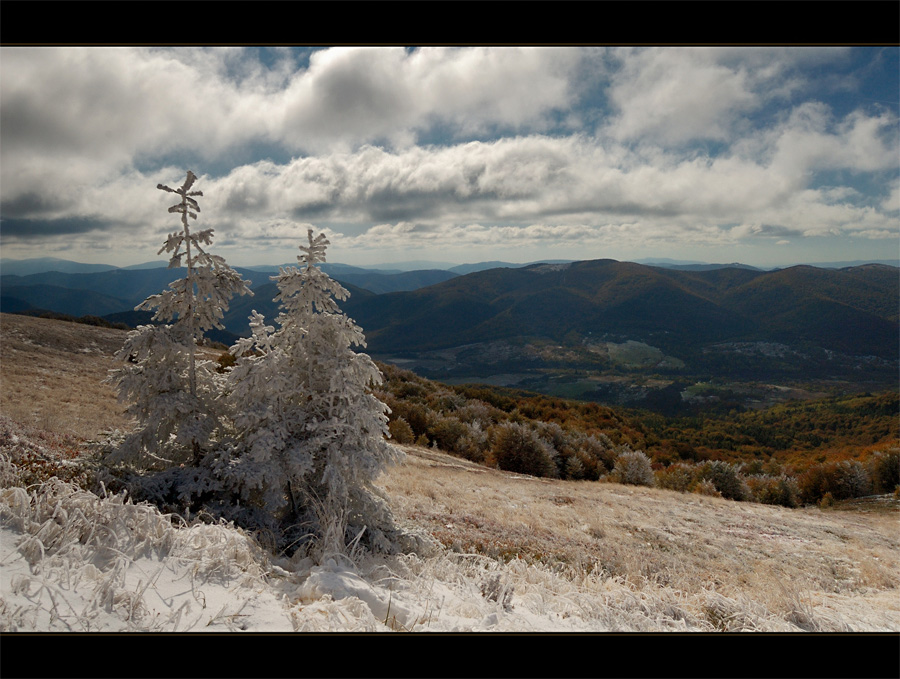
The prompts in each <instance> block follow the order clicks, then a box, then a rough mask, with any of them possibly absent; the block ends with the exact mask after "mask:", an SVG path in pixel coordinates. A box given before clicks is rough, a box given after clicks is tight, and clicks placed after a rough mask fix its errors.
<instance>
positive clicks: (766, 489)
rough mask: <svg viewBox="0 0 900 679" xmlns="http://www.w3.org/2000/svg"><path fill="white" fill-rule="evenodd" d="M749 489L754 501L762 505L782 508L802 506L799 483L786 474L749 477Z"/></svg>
mask: <svg viewBox="0 0 900 679" xmlns="http://www.w3.org/2000/svg"><path fill="white" fill-rule="evenodd" d="M747 487H748V488H749V490H750V496H751V497H752V498H753V500H754V501H755V502H759V503H761V504H766V505H781V506H782V507H796V506H797V505H798V504H800V489H799V487H798V485H797V481H796V479H793V478H791V477H789V476H786V475H785V474H780V475H778V476H772V475H769V474H754V475H753V476H748V477H747Z"/></svg>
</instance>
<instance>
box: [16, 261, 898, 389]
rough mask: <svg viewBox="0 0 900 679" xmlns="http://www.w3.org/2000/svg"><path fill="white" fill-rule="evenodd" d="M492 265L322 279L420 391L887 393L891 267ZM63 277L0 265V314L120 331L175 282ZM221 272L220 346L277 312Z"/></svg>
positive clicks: (371, 344)
mask: <svg viewBox="0 0 900 679" xmlns="http://www.w3.org/2000/svg"><path fill="white" fill-rule="evenodd" d="M493 264H498V265H502V264H503V263H502V262H492V263H485V266H486V267H487V268H484V269H481V270H473V271H472V272H471V273H462V272H460V273H457V272H453V271H447V270H437V269H435V270H422V271H406V272H398V271H395V270H391V269H378V270H372V269H363V268H361V267H351V266H348V265H342V264H324V265H322V266H323V269H324V270H325V271H326V273H329V275H331V276H332V277H333V278H335V279H336V280H338V281H340V282H341V283H342V284H343V285H344V286H345V287H346V288H347V289H348V290H349V291H350V293H351V297H350V299H348V300H346V301H345V302H343V303H342V305H341V307H342V309H343V310H344V311H345V312H346V313H347V315H349V316H350V317H351V318H353V319H354V320H355V321H356V322H357V323H358V324H359V325H360V326H361V327H362V328H363V330H364V332H365V334H366V338H367V342H368V345H367V348H366V351H367V352H368V353H370V354H372V355H373V356H374V357H376V358H381V359H382V360H396V361H397V362H400V363H404V364H405V365H406V366H407V367H412V368H413V369H415V370H417V371H419V372H420V373H421V374H423V375H425V376H428V377H432V378H437V379H444V378H448V379H450V378H452V379H457V380H460V379H470V378H486V377H490V376H492V375H496V374H498V373H516V374H519V375H528V376H531V377H534V376H542V379H544V380H545V381H546V379H549V377H548V375H557V376H560V375H562V374H564V373H565V374H570V373H572V371H575V372H578V371H585V370H587V371H590V372H592V374H600V373H603V374H607V375H609V374H615V375H619V374H622V371H623V370H624V371H625V373H627V374H632V373H634V372H635V371H637V372H641V373H642V374H645V375H646V374H651V373H652V374H660V373H662V374H668V375H672V374H679V375H681V376H682V377H683V378H684V379H688V378H690V379H693V378H695V377H696V378H698V379H709V378H715V377H724V376H726V375H728V376H730V377H735V376H739V377H740V378H741V379H744V380H751V379H752V380H765V379H775V378H776V377H777V376H780V377H782V378H783V377H785V376H789V377H790V378H791V379H792V380H794V381H795V382H796V381H798V380H799V381H802V380H803V379H813V378H815V379H818V380H825V381H828V380H831V381H832V382H835V381H842V380H843V381H847V380H851V381H853V380H856V381H857V382H859V381H862V382H866V383H868V382H871V381H873V380H874V382H877V383H878V384H879V385H881V388H886V387H884V384H886V383H887V384H890V383H896V381H897V380H896V378H897V364H898V358H900V356H898V353H900V350H898V337H900V325H898V321H900V278H898V268H897V267H896V266H888V265H884V264H871V263H870V264H863V265H859V266H851V267H845V268H840V269H831V268H821V267H813V266H805V265H801V266H794V267H789V268H785V269H776V270H770V271H764V270H760V269H756V268H753V267H747V266H742V265H702V264H675V263H672V262H667V263H655V264H653V265H647V264H638V263H634V262H619V261H616V260H611V259H600V260H589V261H579V262H552V263H536V264H529V265H514V266H508V267H507V266H496V267H494V266H492V265H493ZM45 265H46V263H45ZM666 265H668V266H666ZM67 266H68V267H69V268H70V272H60V271H44V272H41V273H31V274H27V275H15V274H9V273H5V272H7V271H10V270H11V269H12V270H16V268H15V267H13V266H11V265H10V264H9V262H8V260H4V263H3V265H2V267H3V269H2V270H3V271H4V274H3V275H2V276H0V295H2V299H0V308H2V310H3V311H8V312H25V311H29V310H32V312H33V310H34V309H47V310H51V311H54V312H59V313H65V314H70V315H73V316H82V315H95V316H102V317H104V318H106V319H107V320H110V321H116V322H124V323H127V324H129V325H131V326H134V325H137V324H140V323H147V322H149V319H150V315H149V314H148V313H146V312H135V311H133V309H134V307H135V306H136V305H137V304H139V303H140V302H141V301H143V300H144V299H145V298H146V297H148V296H149V295H153V294H157V293H158V292H160V291H161V290H163V289H164V288H165V287H166V286H167V285H168V283H169V282H170V281H171V280H174V279H176V278H179V277H180V276H182V275H183V271H173V270H169V269H166V268H160V267H157V268H141V267H133V268H129V269H124V268H113V269H107V270H88V271H82V272H78V271H77V267H73V266H72V265H67ZM91 266H97V265H91ZM469 266H470V267H472V268H473V269H478V268H479V267H478V265H469ZM20 269H21V267H20ZM71 269H76V271H71ZM236 270H237V271H238V272H239V273H240V274H241V275H242V276H243V277H244V278H245V279H246V280H248V281H249V282H250V283H251V285H252V289H253V291H254V295H253V296H252V297H247V296H245V297H238V298H235V299H233V300H232V303H231V308H230V309H229V311H228V312H227V313H226V315H225V318H224V324H225V326H226V329H225V331H224V332H217V333H210V336H211V338H213V339H216V340H219V341H222V342H225V343H226V344H230V343H231V342H232V341H233V340H234V339H235V338H236V337H237V336H238V335H246V334H247V333H248V323H247V319H248V317H249V315H250V312H251V311H252V310H256V311H259V312H260V313H262V314H263V315H264V316H265V317H266V318H267V319H268V320H270V321H273V320H274V319H275V317H276V316H277V313H278V308H277V305H276V303H275V302H274V301H273V299H274V297H275V295H276V294H277V289H276V287H275V285H274V283H272V281H271V276H272V274H273V273H274V272H275V271H277V268H276V267H254V268H252V269H250V268H247V269H244V268H240V267H236ZM623 356H624V357H625V358H623ZM860 383H861V382H860Z"/></svg>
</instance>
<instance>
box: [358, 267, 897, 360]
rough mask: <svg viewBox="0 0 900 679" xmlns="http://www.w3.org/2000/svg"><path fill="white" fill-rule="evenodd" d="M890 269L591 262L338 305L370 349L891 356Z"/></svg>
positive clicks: (481, 275)
mask: <svg viewBox="0 0 900 679" xmlns="http://www.w3.org/2000/svg"><path fill="white" fill-rule="evenodd" d="M898 299H900V295H898V279H897V271H896V269H894V268H892V267H886V266H881V265H869V266H864V267H854V268H850V269H842V270H825V269H816V268H813V267H805V266H800V267H792V268H790V269H784V270H779V271H773V272H762V271H753V270H748V269H736V268H735V269H731V268H724V269H716V270H711V271H678V270H671V269H659V268H655V267H649V266H643V265H640V264H633V263H629V262H617V261H614V260H594V261H585V262H575V263H572V264H569V265H565V264H561V265H546V264H544V265H534V266H529V267H526V268H520V269H492V270H489V271H482V272H476V273H472V274H468V275H465V276H461V277H459V278H456V279H453V280H451V281H447V282H445V283H441V284H437V285H433V286H429V287H427V288H422V289H420V290H416V291H412V292H404V293H394V294H388V295H379V296H377V297H374V298H368V299H364V300H353V299H351V300H350V301H348V303H346V304H345V306H344V308H345V310H346V311H347V313H348V314H350V315H351V316H352V317H353V318H354V319H355V320H356V321H357V322H358V323H359V324H360V325H361V326H362V327H363V328H364V329H365V330H366V334H367V337H368V339H369V343H370V348H371V350H372V351H376V352H405V351H423V350H434V349H446V348H450V347H456V346H460V345H464V344H471V343H476V342H486V341H493V340H513V339H515V338H521V337H534V338H541V339H545V340H549V341H553V342H557V343H564V344H570V345H573V346H577V345H581V344H583V343H584V342H585V341H590V340H591V339H596V340H600V339H611V340H614V341H624V340H627V339H630V340H635V341H641V342H646V343H647V344H650V345H652V346H657V347H660V348H662V349H663V350H664V351H667V352H672V353H673V354H674V355H676V356H682V357H689V356H690V355H692V354H694V353H696V349H697V348H698V347H700V346H703V345H708V344H712V343H720V342H729V341H730V342H760V341H762V342H785V343H809V344H812V345H815V346H818V347H822V348H824V349H828V350H832V351H841V352H844V353H850V354H855V355H874V356H878V357H881V358H885V359H896V358H897V343H896V339H897V336H898V324H897V308H898Z"/></svg>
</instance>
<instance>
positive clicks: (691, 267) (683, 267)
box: [649, 262, 765, 271]
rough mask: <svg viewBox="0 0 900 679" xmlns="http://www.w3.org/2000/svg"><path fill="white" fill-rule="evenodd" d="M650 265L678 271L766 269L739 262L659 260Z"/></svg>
mask: <svg viewBox="0 0 900 679" xmlns="http://www.w3.org/2000/svg"><path fill="white" fill-rule="evenodd" d="M649 266H657V267H661V268H663V269H675V270H676V271H715V270H716V269H749V270H750V271H765V269H760V268H757V267H755V266H750V265H749V264H739V263H737V262H734V263H732V264H666V263H664V262H657V263H654V264H649Z"/></svg>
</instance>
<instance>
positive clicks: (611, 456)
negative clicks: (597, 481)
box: [578, 434, 617, 478]
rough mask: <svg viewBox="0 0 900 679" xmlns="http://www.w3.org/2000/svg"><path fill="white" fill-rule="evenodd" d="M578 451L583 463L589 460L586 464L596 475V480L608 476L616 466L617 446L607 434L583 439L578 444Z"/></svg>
mask: <svg viewBox="0 0 900 679" xmlns="http://www.w3.org/2000/svg"><path fill="white" fill-rule="evenodd" d="M578 450H579V452H580V453H581V456H582V461H585V460H587V462H585V464H586V465H587V467H588V469H589V470H590V469H593V472H592V473H593V474H596V476H595V477H594V478H599V477H600V476H602V475H603V474H608V473H609V472H611V471H612V470H613V468H614V467H615V466H616V457H617V453H616V450H615V446H614V445H613V442H612V441H610V440H609V437H607V436H606V434H600V435H599V436H594V435H591V436H585V437H583V438H582V439H581V440H579V442H578Z"/></svg>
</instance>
